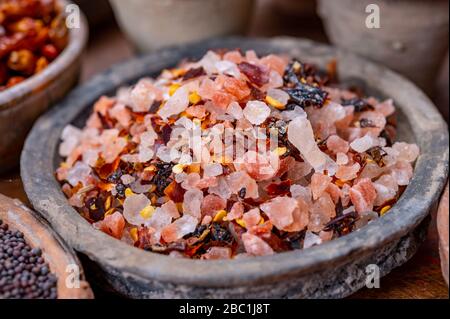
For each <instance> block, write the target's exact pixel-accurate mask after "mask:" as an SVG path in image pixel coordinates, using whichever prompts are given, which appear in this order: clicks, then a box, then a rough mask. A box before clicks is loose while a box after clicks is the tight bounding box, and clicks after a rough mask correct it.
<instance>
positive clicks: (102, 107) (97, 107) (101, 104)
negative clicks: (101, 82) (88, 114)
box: [94, 96, 116, 116]
mask: <svg viewBox="0 0 450 319" xmlns="http://www.w3.org/2000/svg"><path fill="white" fill-rule="evenodd" d="M115 103H116V101H115V100H114V99H111V98H109V97H107V96H102V97H100V99H99V100H98V101H97V102H95V104H94V112H95V113H100V114H101V115H103V116H106V114H107V113H108V110H109V109H110V108H112V107H113V105H114V104H115Z"/></svg>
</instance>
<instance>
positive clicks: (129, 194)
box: [125, 188, 134, 197]
mask: <svg viewBox="0 0 450 319" xmlns="http://www.w3.org/2000/svg"><path fill="white" fill-rule="evenodd" d="M133 195H134V193H133V191H132V190H131V188H127V189H126V190H125V197H130V196H133Z"/></svg>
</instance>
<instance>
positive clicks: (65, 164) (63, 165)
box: [59, 162, 70, 168]
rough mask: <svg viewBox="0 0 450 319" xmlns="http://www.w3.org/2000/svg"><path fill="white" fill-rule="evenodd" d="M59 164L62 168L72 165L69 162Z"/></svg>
mask: <svg viewBox="0 0 450 319" xmlns="http://www.w3.org/2000/svg"><path fill="white" fill-rule="evenodd" d="M59 166H60V167H61V168H70V167H69V164H67V162H62V163H61V164H60V165H59Z"/></svg>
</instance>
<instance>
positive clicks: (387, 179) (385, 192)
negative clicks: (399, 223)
mask: <svg viewBox="0 0 450 319" xmlns="http://www.w3.org/2000/svg"><path fill="white" fill-rule="evenodd" d="M373 186H374V187H375V189H376V191H377V198H376V200H375V203H374V204H375V206H381V205H383V204H384V203H386V202H388V201H390V200H392V199H394V198H395V196H396V195H397V192H398V185H397V181H396V180H395V179H394V178H393V177H392V176H391V175H388V174H386V175H383V176H381V177H380V178H379V179H377V180H376V181H375V183H374V184H373Z"/></svg>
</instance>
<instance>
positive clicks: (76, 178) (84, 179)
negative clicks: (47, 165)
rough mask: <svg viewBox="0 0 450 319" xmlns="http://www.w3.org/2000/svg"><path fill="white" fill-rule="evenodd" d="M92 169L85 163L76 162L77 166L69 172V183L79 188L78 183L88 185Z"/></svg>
mask: <svg viewBox="0 0 450 319" xmlns="http://www.w3.org/2000/svg"><path fill="white" fill-rule="evenodd" d="M91 172H92V169H91V168H90V167H89V166H88V165H86V164H85V163H83V162H76V163H75V165H74V166H73V167H72V168H71V169H69V171H68V172H67V177H66V179H67V181H68V182H69V184H70V185H72V186H77V185H78V183H82V184H83V185H87V184H88V179H89V176H90V174H91Z"/></svg>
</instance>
